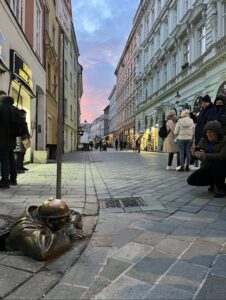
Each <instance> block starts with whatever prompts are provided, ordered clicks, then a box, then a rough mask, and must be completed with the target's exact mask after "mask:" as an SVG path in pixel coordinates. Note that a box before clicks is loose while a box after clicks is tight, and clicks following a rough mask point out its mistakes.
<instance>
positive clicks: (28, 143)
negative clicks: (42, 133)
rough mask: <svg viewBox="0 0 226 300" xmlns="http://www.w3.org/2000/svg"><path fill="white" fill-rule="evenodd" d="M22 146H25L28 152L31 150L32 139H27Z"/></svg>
mask: <svg viewBox="0 0 226 300" xmlns="http://www.w3.org/2000/svg"><path fill="white" fill-rule="evenodd" d="M22 144H23V146H24V148H25V149H26V150H27V149H28V148H31V141H30V139H28V138H26V139H24V140H22Z"/></svg>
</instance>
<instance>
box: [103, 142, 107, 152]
mask: <svg viewBox="0 0 226 300" xmlns="http://www.w3.org/2000/svg"><path fill="white" fill-rule="evenodd" d="M102 148H103V151H107V142H106V141H105V140H103V146H102Z"/></svg>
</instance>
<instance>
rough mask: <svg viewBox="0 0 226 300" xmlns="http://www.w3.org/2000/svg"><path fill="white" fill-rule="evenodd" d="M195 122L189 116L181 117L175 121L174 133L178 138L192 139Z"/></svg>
mask: <svg viewBox="0 0 226 300" xmlns="http://www.w3.org/2000/svg"><path fill="white" fill-rule="evenodd" d="M194 134H195V124H194V122H193V120H192V119H191V118H190V117H183V118H180V119H179V120H178V121H177V124H176V127H175V129H174V135H175V136H176V138H177V139H178V140H193V138H194Z"/></svg>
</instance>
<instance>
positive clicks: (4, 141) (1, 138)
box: [0, 91, 30, 189]
mask: <svg viewBox="0 0 226 300" xmlns="http://www.w3.org/2000/svg"><path fill="white" fill-rule="evenodd" d="M13 104H14V99H13V98H12V97H10V96H7V95H6V93H5V92H4V91H0V163H1V180H0V189H6V188H9V187H10V185H17V173H24V172H25V171H26V170H27V169H26V168H24V166H23V160H24V155H25V153H26V147H27V146H26V143H25V141H27V140H29V138H30V135H29V131H28V127H27V123H26V111H25V110H23V109H18V108H17V107H15V106H14V105H13Z"/></svg>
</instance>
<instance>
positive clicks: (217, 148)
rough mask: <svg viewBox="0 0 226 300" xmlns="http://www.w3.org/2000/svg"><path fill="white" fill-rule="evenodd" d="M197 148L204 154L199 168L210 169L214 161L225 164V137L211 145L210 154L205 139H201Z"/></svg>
mask: <svg viewBox="0 0 226 300" xmlns="http://www.w3.org/2000/svg"><path fill="white" fill-rule="evenodd" d="M198 146H199V148H200V149H202V150H203V151H204V152H205V153H206V157H205V159H204V160H202V161H201V168H211V166H212V164H213V163H214V161H216V160H220V161H222V162H223V161H224V162H226V137H223V138H221V139H220V140H218V141H216V142H214V143H213V146H212V149H213V150H212V153H208V146H209V142H208V140H207V138H206V137H204V138H202V139H201V141H200V142H199V144H198Z"/></svg>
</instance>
